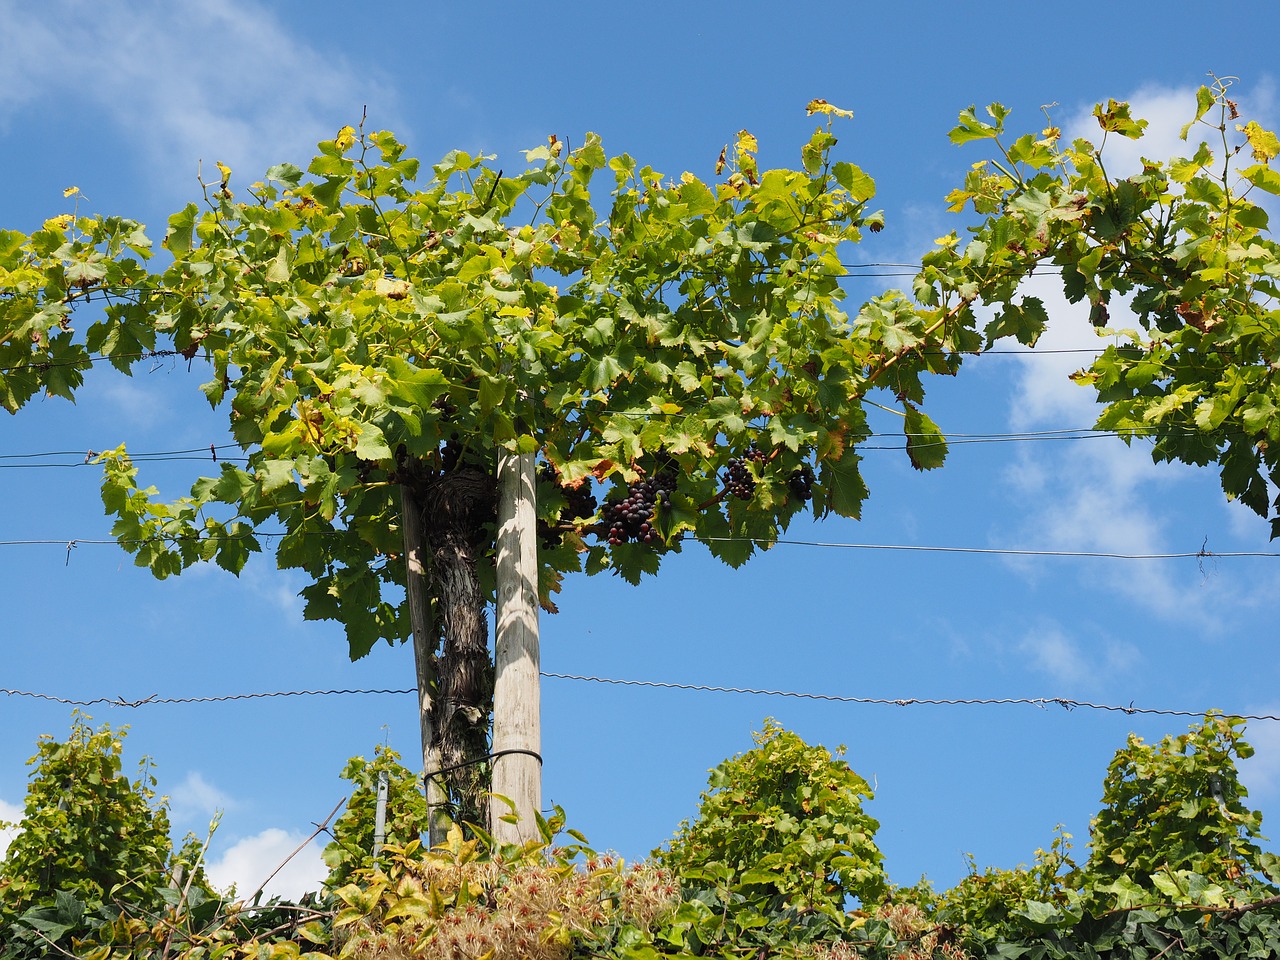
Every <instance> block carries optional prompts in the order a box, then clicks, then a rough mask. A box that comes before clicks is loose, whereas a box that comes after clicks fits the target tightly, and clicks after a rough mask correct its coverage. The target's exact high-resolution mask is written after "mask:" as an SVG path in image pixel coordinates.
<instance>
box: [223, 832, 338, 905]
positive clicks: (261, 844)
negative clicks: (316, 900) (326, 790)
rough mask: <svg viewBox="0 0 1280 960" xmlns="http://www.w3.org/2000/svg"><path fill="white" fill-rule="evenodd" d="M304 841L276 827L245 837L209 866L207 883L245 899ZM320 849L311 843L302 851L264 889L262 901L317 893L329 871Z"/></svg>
mask: <svg viewBox="0 0 1280 960" xmlns="http://www.w3.org/2000/svg"><path fill="white" fill-rule="evenodd" d="M306 837H307V835H306V834H305V833H292V832H288V831H285V830H281V829H280V828H279V827H269V828H267V829H266V830H263V831H262V832H261V833H257V834H254V835H253V836H250V837H244V838H243V839H241V840H238V841H237V842H235V843H234V844H232V845H231V846H230V847H229V848H228V849H227V850H226V851H225V852H223V853H222V854H221V855H220V856H218V857H216V858H213V859H211V860H210V861H209V862H208V864H207V866H206V871H207V872H208V874H209V879H210V881H212V883H213V885H214V886H215V887H218V888H220V889H224V890H225V889H227V888H229V887H231V886H232V885H233V884H234V886H235V888H236V893H237V895H238V896H241V897H248V896H250V895H251V894H252V893H253V892H254V891H255V890H257V889H258V886H259V884H261V883H262V882H263V881H264V880H266V879H267V877H268V876H269V875H270V874H271V872H272V871H273V870H275V869H276V867H279V866H280V864H281V863H282V862H283V861H284V859H285V857H287V856H289V854H290V853H292V852H293V850H294V849H296V848H297V846H298V844H300V843H301V842H302V841H303V840H305V839H306ZM215 844H216V841H215ZM321 848H322V843H321V841H320V840H313V841H312V842H311V843H310V844H308V845H307V846H306V847H305V848H304V849H303V850H301V851H300V852H299V853H298V854H297V856H295V857H293V859H291V860H290V861H289V862H288V863H287V864H285V866H284V867H282V868H281V869H280V872H279V873H277V874H276V875H275V877H273V878H272V880H271V881H270V882H269V883H268V884H267V885H266V888H265V890H264V892H263V898H264V899H268V898H270V897H273V896H280V897H290V898H297V897H300V896H302V894H304V893H307V892H309V891H313V890H319V889H320V884H321V882H322V881H323V880H324V878H325V877H327V876H328V868H326V867H325V865H324V862H323V861H322V860H321V859H320V851H321Z"/></svg>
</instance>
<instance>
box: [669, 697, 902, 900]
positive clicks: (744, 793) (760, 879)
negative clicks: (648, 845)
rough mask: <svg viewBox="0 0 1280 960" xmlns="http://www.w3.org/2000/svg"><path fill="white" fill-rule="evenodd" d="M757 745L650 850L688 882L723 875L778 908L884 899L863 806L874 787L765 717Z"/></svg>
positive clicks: (718, 773) (879, 861)
mask: <svg viewBox="0 0 1280 960" xmlns="http://www.w3.org/2000/svg"><path fill="white" fill-rule="evenodd" d="M755 741H756V747H755V749H753V750H749V751H747V752H746V753H743V754H740V755H739V756H736V757H734V758H732V759H730V760H726V761H725V762H724V763H722V764H720V765H719V766H718V767H716V768H715V769H714V770H713V771H712V772H711V779H710V787H711V789H710V791H708V792H706V793H704V794H703V795H702V806H701V808H700V810H699V811H698V816H697V818H696V819H695V820H694V821H693V822H692V823H690V822H688V821H686V822H685V823H683V824H682V825H681V827H680V829H679V831H678V833H677V834H676V836H675V839H673V840H672V841H671V842H670V844H669V845H668V846H667V847H666V848H665V849H660V850H656V851H654V856H655V857H656V858H657V859H658V860H659V861H660V862H662V863H663V864H665V865H667V866H669V867H671V868H672V869H674V870H675V871H676V873H677V874H678V875H680V876H681V877H682V878H685V879H687V880H689V881H692V882H694V883H696V882H697V881H698V879H699V877H700V876H704V875H705V876H706V877H708V878H710V877H711V875H712V874H715V875H717V876H723V877H725V878H726V879H727V880H728V882H729V883H730V885H731V886H734V887H736V888H738V889H740V891H741V892H742V893H743V894H744V895H745V896H748V897H750V898H753V899H762V898H763V899H766V900H772V901H774V906H777V907H790V908H795V909H822V910H826V911H828V912H836V913H841V912H843V910H844V908H845V906H846V904H847V901H849V900H850V899H852V898H856V899H857V900H858V901H859V902H860V903H861V904H862V905H863V906H870V905H872V904H874V903H876V902H878V901H879V900H880V899H882V898H883V896H884V894H885V891H886V889H887V885H886V878H885V873H884V866H883V858H882V856H881V854H880V850H879V848H878V847H877V846H876V843H875V839H874V837H875V832H876V830H877V829H878V828H879V826H880V825H879V824H878V823H877V822H876V821H875V820H874V819H873V818H872V817H870V816H869V815H868V814H866V813H865V812H864V811H863V809H862V802H863V800H869V799H871V796H872V794H871V788H870V786H869V785H868V784H867V782H866V781H865V780H864V779H862V777H860V776H858V775H857V774H856V773H854V772H853V771H852V770H851V769H849V765H848V764H847V763H845V762H844V761H843V760H839V759H837V758H836V757H838V756H839V755H840V754H841V753H843V748H840V749H839V750H837V751H836V757H833V756H832V754H831V753H830V752H829V751H827V750H826V749H825V748H823V747H821V746H817V747H814V746H810V745H809V744H807V743H805V742H804V741H803V740H802V739H801V738H800V737H798V736H797V735H796V734H794V733H790V732H788V731H786V730H783V729H782V727H781V726H779V725H778V724H777V723H776V722H775V721H774V720H772V719H768V720H766V721H765V726H764V730H762V731H761V732H760V733H757V734H755ZM725 870H727V871H728V872H727V874H726V873H725Z"/></svg>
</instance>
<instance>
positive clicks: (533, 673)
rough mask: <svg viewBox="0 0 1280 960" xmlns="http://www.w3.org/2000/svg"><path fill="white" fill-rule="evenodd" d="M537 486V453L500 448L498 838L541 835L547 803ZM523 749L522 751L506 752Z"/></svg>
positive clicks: (494, 815)
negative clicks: (510, 820)
mask: <svg viewBox="0 0 1280 960" xmlns="http://www.w3.org/2000/svg"><path fill="white" fill-rule="evenodd" d="M536 500H537V488H536V486H535V477H534V455H533V454H531V453H527V454H514V453H510V452H508V451H506V450H499V451H498V543H497V547H498V559H497V594H498V597H497V599H498V611H497V613H498V624H497V639H496V644H495V651H494V667H495V670H496V676H495V679H494V690H493V753H494V760H493V787H492V790H493V793H494V794H496V795H498V796H502V797H507V798H508V799H510V800H511V801H512V802H514V803H515V805H516V814H517V815H518V816H519V820H518V821H517V822H516V823H506V822H504V821H503V820H502V818H503V817H505V816H509V815H510V814H511V810H510V809H509V808H508V806H507V805H506V804H505V803H503V802H502V801H500V800H493V801H491V802H490V806H489V825H490V828H491V829H492V831H493V836H494V838H495V839H496V840H497V841H498V842H499V843H524V842H526V841H528V840H531V839H534V838H536V837H537V836H538V825H537V820H536V819H535V817H534V814H535V813H536V812H537V811H539V810H541V809H542V761H541V758H540V757H541V752H542V720H541V715H542V703H541V693H540V690H539V675H538V671H539V665H540V655H539V649H538V541H537V515H536ZM505 751H517V752H510V753H508V752H505Z"/></svg>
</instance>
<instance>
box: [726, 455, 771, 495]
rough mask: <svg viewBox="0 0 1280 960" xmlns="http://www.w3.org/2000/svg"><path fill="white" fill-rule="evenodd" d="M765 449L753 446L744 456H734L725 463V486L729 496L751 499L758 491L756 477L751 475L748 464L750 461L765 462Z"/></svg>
mask: <svg viewBox="0 0 1280 960" xmlns="http://www.w3.org/2000/svg"><path fill="white" fill-rule="evenodd" d="M764 459H765V455H764V451H763V450H760V449H757V448H756V447H752V448H751V449H750V450H748V451H747V452H746V454H745V455H744V456H741V457H734V458H733V459H731V460H730V461H729V462H728V463H727V464H726V465H725V473H724V487H725V490H727V491H728V492H729V496H731V497H737V498H738V499H739V500H750V499H751V498H752V497H754V496H755V493H756V478H755V477H753V476H752V475H751V469H750V468H749V467H748V466H747V463H748V462H749V461H755V462H756V463H763V462H764Z"/></svg>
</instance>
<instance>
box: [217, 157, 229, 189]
mask: <svg viewBox="0 0 1280 960" xmlns="http://www.w3.org/2000/svg"><path fill="white" fill-rule="evenodd" d="M217 167H218V173H219V174H221V175H222V185H223V186H224V187H225V186H226V185H227V183H228V182H229V181H230V180H231V168H230V167H228V166H227V165H226V164H225V163H223V162H222V161H221V160H218V161H217Z"/></svg>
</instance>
